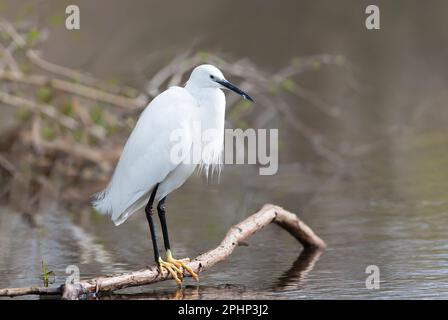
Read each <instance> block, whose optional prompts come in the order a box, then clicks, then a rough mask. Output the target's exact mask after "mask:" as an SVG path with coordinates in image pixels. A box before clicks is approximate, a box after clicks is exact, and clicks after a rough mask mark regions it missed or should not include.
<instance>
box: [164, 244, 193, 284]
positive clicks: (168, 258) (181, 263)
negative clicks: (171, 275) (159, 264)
mask: <svg viewBox="0 0 448 320" xmlns="http://www.w3.org/2000/svg"><path fill="white" fill-rule="evenodd" d="M166 261H167V262H169V263H172V264H173V265H175V266H176V267H177V270H181V271H180V272H181V273H180V278H181V279H182V278H183V276H184V273H183V270H186V271H187V272H188V273H189V274H190V275H191V276H192V277H193V279H194V280H196V281H199V277H198V275H197V274H196V272H194V271H193V269H191V268H190V267H189V266H188V265H186V264H185V262H190V258H185V259H179V260H178V259H174V258H173V255H172V254H171V250H167V251H166Z"/></svg>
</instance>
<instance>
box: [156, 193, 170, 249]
mask: <svg viewBox="0 0 448 320" xmlns="http://www.w3.org/2000/svg"><path fill="white" fill-rule="evenodd" d="M165 201H166V197H164V198H163V199H162V200H160V201H159V204H158V205H157V212H158V213H159V219H160V225H161V226H162V233H163V242H164V245H165V250H166V251H168V250H171V246H170V239H169V237H168V227H167V225H166V218H165V212H166V210H165Z"/></svg>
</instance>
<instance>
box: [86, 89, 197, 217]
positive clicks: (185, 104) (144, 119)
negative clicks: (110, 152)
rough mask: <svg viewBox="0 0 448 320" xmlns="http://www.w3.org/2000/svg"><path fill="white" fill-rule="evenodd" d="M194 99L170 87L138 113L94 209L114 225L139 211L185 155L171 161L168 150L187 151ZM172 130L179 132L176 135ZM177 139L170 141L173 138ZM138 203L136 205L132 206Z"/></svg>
mask: <svg viewBox="0 0 448 320" xmlns="http://www.w3.org/2000/svg"><path fill="white" fill-rule="evenodd" d="M197 108H198V106H197V103H196V100H195V99H194V98H193V97H192V96H191V95H190V93H188V91H187V90H185V89H183V88H180V87H172V88H170V89H168V90H166V91H165V92H163V93H161V94H160V95H159V96H157V97H156V98H154V100H153V101H152V102H151V103H150V104H149V105H148V106H147V107H146V109H145V110H144V111H143V112H142V114H141V116H140V118H139V120H138V121H137V124H136V126H135V128H134V130H133V131H132V133H131V135H130V137H129V139H128V141H127V142H126V144H125V146H124V149H123V152H122V154H121V157H120V160H119V161H118V164H117V167H116V168H115V171H114V174H113V177H112V180H111V182H110V184H109V186H108V187H107V188H106V189H105V190H104V191H103V192H102V193H100V194H98V196H97V200H96V201H95V202H94V206H95V207H96V208H97V210H99V211H100V212H103V213H111V214H112V220H113V221H114V222H115V223H116V224H120V223H122V222H123V221H125V220H126V219H127V218H128V217H129V216H130V215H131V214H132V213H133V212H135V211H136V210H138V209H140V207H141V205H140V202H141V200H142V199H146V198H148V197H149V194H150V193H151V191H152V190H153V188H154V186H155V185H156V184H157V183H159V182H161V181H163V180H164V179H165V177H166V176H167V175H168V174H169V173H170V172H171V171H173V170H174V169H175V168H176V167H177V166H178V165H179V162H181V161H182V160H183V158H182V157H183V156H186V153H183V154H180V155H178V156H177V157H176V159H173V156H172V150H173V147H174V146H175V145H176V148H181V149H183V150H190V148H191V143H192V139H191V135H190V133H191V131H190V129H191V126H192V124H193V122H194V121H195V120H196V119H197V118H196V117H197ZM176 130H179V131H177V132H176ZM174 133H177V134H176V135H177V136H178V137H179V133H183V135H181V137H182V138H181V139H180V140H174V139H173V137H174V138H175V136H176V135H174ZM136 204H139V205H136Z"/></svg>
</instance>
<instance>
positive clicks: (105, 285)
mask: <svg viewBox="0 0 448 320" xmlns="http://www.w3.org/2000/svg"><path fill="white" fill-rule="evenodd" d="M272 222H273V223H275V224H277V225H279V226H280V227H282V228H283V229H285V230H286V231H288V232H289V233H290V234H291V235H292V236H293V237H295V238H296V239H297V240H298V241H299V242H300V243H301V244H302V246H303V247H304V248H305V249H316V250H320V249H323V248H325V242H324V241H323V240H322V239H321V238H319V237H318V236H317V235H316V234H315V233H314V232H313V231H312V230H311V229H310V228H309V227H308V226H307V225H306V224H305V223H303V222H302V221H301V220H300V219H299V218H298V217H297V216H296V215H295V214H293V213H291V212H288V211H286V210H284V209H283V208H281V207H278V206H275V205H271V204H266V205H264V206H263V208H261V209H260V210H259V211H258V212H256V213H254V214H253V215H251V216H250V217H248V218H247V219H245V220H244V221H242V222H240V223H239V224H237V225H235V226H233V227H232V228H230V230H229V231H228V232H227V234H226V236H225V238H224V240H222V242H221V243H220V244H219V246H218V247H217V248H215V249H213V250H210V251H208V252H206V253H204V254H202V255H200V256H198V257H197V258H195V259H194V260H193V261H191V262H190V263H189V264H188V265H189V266H190V267H191V268H192V269H193V270H194V271H195V272H196V273H200V272H203V271H205V270H208V269H210V268H211V267H212V266H214V265H215V264H217V263H218V262H220V261H223V260H224V259H226V258H227V257H228V256H229V255H230V254H232V252H233V250H234V249H235V247H236V246H238V245H239V244H242V243H244V242H245V240H246V239H247V238H249V237H250V236H251V235H253V234H254V233H255V232H257V231H259V230H260V229H262V228H264V227H265V226H267V225H269V224H270V223H272ZM184 275H185V276H189V274H187V273H185V274H184ZM167 279H172V277H171V275H170V274H169V273H168V272H167V271H165V272H163V273H160V271H159V269H158V268H157V267H156V266H153V267H150V268H146V269H142V270H139V271H135V272H128V273H123V274H115V275H110V276H100V277H96V278H92V279H88V280H82V281H80V282H79V283H76V284H68V285H62V286H60V287H56V288H36V287H33V288H13V289H0V296H17V295H25V294H57V295H59V294H61V295H62V298H63V299H80V298H82V297H85V296H86V295H92V294H93V295H94V294H97V293H99V292H111V291H114V290H118V289H123V288H128V287H133V286H141V285H148V284H152V283H156V282H159V281H164V280H167Z"/></svg>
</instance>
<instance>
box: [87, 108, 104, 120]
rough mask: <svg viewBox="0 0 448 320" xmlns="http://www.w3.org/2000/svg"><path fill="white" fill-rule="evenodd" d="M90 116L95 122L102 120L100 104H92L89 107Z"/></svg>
mask: <svg viewBox="0 0 448 320" xmlns="http://www.w3.org/2000/svg"><path fill="white" fill-rule="evenodd" d="M90 118H91V119H92V121H93V122H94V123H96V124H100V123H101V122H102V120H103V109H102V108H101V107H100V106H94V107H93V108H92V109H90Z"/></svg>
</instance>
